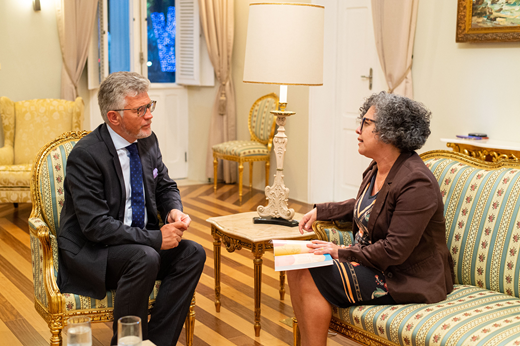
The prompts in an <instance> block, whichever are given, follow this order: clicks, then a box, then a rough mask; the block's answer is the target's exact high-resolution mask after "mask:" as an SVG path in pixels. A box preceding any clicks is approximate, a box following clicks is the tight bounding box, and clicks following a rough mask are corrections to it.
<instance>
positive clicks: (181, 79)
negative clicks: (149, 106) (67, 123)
mask: <svg viewBox="0 0 520 346" xmlns="http://www.w3.org/2000/svg"><path fill="white" fill-rule="evenodd" d="M178 18H179V19H178ZM178 24H179V25H178ZM179 36H180V37H179ZM176 42H179V43H180V42H182V44H179V46H180V48H179V50H177V49H176ZM88 64H89V65H88V67H89V88H90V89H95V88H97V87H98V86H99V84H100V83H101V82H102V81H103V79H104V78H105V77H106V76H107V75H108V74H110V73H112V72H117V71H135V72H138V73H141V74H142V75H144V76H147V77H148V78H149V79H150V81H151V82H152V83H177V84H187V85H208V86H212V85H214V72H213V67H212V66H211V62H210V60H209V56H208V53H207V49H206V43H205V41H204V38H203V37H202V33H201V30H200V22H199V18H198V1H197V0H99V2H98V16H97V25H95V27H94V32H93V33H92V41H91V47H90V52H89V60H88Z"/></svg>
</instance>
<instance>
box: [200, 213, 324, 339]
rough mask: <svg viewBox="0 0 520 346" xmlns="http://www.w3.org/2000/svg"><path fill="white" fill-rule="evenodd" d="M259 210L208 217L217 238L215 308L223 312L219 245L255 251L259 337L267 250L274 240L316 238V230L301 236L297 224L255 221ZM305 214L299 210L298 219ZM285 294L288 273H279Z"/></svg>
mask: <svg viewBox="0 0 520 346" xmlns="http://www.w3.org/2000/svg"><path fill="white" fill-rule="evenodd" d="M255 216H258V213H257V212H249V213H240V214H233V215H226V216H219V217H211V218H209V219H207V220H206V221H208V222H209V223H210V224H211V235H212V236H213V238H214V241H213V250H214V259H215V308H216V310H217V312H220V246H221V243H224V245H225V246H226V250H227V251H228V252H233V251H235V250H240V249H242V248H246V249H249V250H251V252H253V255H254V256H255V259H254V260H253V263H254V268H255V274H254V285H255V298H254V299H255V336H260V329H261V326H260V301H261V292H262V291H261V289H262V263H263V260H262V256H263V254H264V252H265V251H266V250H271V251H272V249H273V244H272V243H271V240H273V239H292V240H306V239H314V238H316V236H315V234H314V232H305V234H304V235H301V234H300V232H299V231H298V227H286V226H280V225H266V224H254V223H253V217H255ZM302 216H303V214H299V213H296V214H295V215H294V219H295V220H300V219H301V217H302ZM284 296H285V272H280V299H281V300H283V299H284Z"/></svg>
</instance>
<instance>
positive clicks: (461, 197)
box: [323, 155, 520, 346]
mask: <svg viewBox="0 0 520 346" xmlns="http://www.w3.org/2000/svg"><path fill="white" fill-rule="evenodd" d="M460 157H461V158H463V156H462V155H461V156H460ZM466 161H467V160H466ZM466 161H465V160H464V159H460V160H459V159H457V156H456V155H447V156H446V157H442V156H439V157H435V158H431V159H427V160H426V161H425V164H426V166H427V167H428V168H429V169H430V170H431V171H432V172H433V174H434V175H435V177H436V178H437V181H438V182H439V186H440V190H441V194H442V196H443V201H444V215H445V218H446V241H447V245H448V248H449V250H450V252H451V254H452V256H453V260H454V262H455V276H456V278H455V281H456V287H455V290H454V291H453V292H452V293H451V294H449V295H448V298H447V300H445V301H442V302H440V303H438V304H430V305H428V304H407V305H395V306H356V307H351V308H347V309H339V308H333V316H334V317H335V319H337V320H340V321H341V322H343V323H346V324H348V325H352V326H354V327H357V328H359V329H362V330H364V331H367V332H369V333H371V334H373V335H376V336H378V337H380V338H383V339H386V340H389V341H391V342H393V343H395V344H398V345H403V346H408V345H414V346H425V345H461V346H464V345H477V346H484V345H486V346H487V345H500V346H505V345H520V299H519V297H520V275H519V273H518V272H519V270H518V269H519V268H520V256H519V252H520V213H519V209H520V203H519V194H520V169H519V168H516V167H506V166H504V167H499V168H489V169H483V168H478V167H477V166H478V165H470V164H468V163H466ZM336 228H337V227H334V226H332V227H328V228H324V229H323V230H324V231H325V234H326V235H327V238H328V239H329V241H332V242H334V243H337V244H345V245H347V244H348V243H349V242H351V241H352V233H351V232H344V231H340V230H339V229H336Z"/></svg>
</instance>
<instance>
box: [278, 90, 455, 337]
mask: <svg viewBox="0 0 520 346" xmlns="http://www.w3.org/2000/svg"><path fill="white" fill-rule="evenodd" d="M430 115H431V112H430V111H428V110H427V109H426V108H425V107H424V106H423V105H422V104H421V103H419V102H416V101H413V100H410V99H408V98H406V97H402V96H398V95H393V94H387V93H385V92H381V93H379V94H374V95H372V96H370V97H369V98H368V99H367V100H366V101H365V103H364V104H363V106H362V107H361V108H360V118H359V123H360V125H359V127H358V128H357V129H356V133H357V134H358V141H359V143H358V151H359V153H360V154H361V155H364V156H366V157H369V158H371V159H372V160H373V161H372V162H371V163H370V165H369V166H368V168H367V169H366V171H365V172H364V173H363V182H362V183H361V187H360V189H359V192H358V195H357V197H356V198H353V199H349V200H347V201H344V202H338V203H323V204H318V205H316V206H315V208H314V209H312V210H311V211H310V212H308V213H307V214H305V216H304V217H303V218H302V219H301V221H300V224H299V228H300V233H302V234H303V232H304V231H307V232H311V231H312V223H313V222H314V221H316V220H342V221H351V222H352V225H353V227H352V232H353V234H354V235H355V244H354V245H352V246H349V247H344V246H338V245H336V244H333V243H330V242H325V241H318V240H315V241H313V243H312V244H311V245H309V247H310V248H311V249H312V250H313V252H314V253H315V254H317V255H321V254H326V253H328V254H330V255H331V256H332V258H334V264H333V265H332V266H327V267H319V268H311V269H302V270H294V271H289V272H287V277H288V281H289V287H290V289H291V300H292V305H293V308H294V312H295V315H296V318H297V320H298V325H299V327H300V331H301V340H302V345H313V346H316V345H326V342H327V330H328V326H329V323H330V318H331V315H332V307H331V305H334V306H337V307H340V308H346V307H349V306H353V305H376V304H379V305H384V304H405V303H428V304H431V303H436V302H439V301H441V300H444V299H446V296H447V294H448V293H450V292H451V291H452V290H453V281H454V276H453V260H452V258H451V256H450V254H449V251H448V248H447V246H446V240H445V221H444V215H443V211H444V205H443V202H442V197H441V194H440V189H439V185H438V183H437V180H436V179H435V177H434V176H433V174H432V172H431V171H430V170H429V169H428V168H427V167H426V166H425V165H424V163H423V161H422V160H421V158H420V157H419V155H417V153H416V152H415V150H417V149H419V148H421V147H422V146H423V145H424V143H425V142H426V139H427V138H428V136H429V135H430Z"/></svg>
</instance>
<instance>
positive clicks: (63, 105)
mask: <svg viewBox="0 0 520 346" xmlns="http://www.w3.org/2000/svg"><path fill="white" fill-rule="evenodd" d="M14 108H15V109H14V113H15V131H14V132H15V133H14V164H15V165H22V164H27V163H32V160H33V159H34V157H35V155H36V153H37V152H38V150H39V149H40V148H41V147H42V146H44V145H45V144H46V143H47V142H49V141H50V140H52V139H54V138H56V137H58V136H59V135H61V134H62V133H64V132H67V131H77V130H80V129H81V123H82V120H83V119H82V118H83V108H84V106H83V100H82V99H81V98H77V99H76V101H66V100H55V99H39V100H29V101H19V102H15V103H14Z"/></svg>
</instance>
